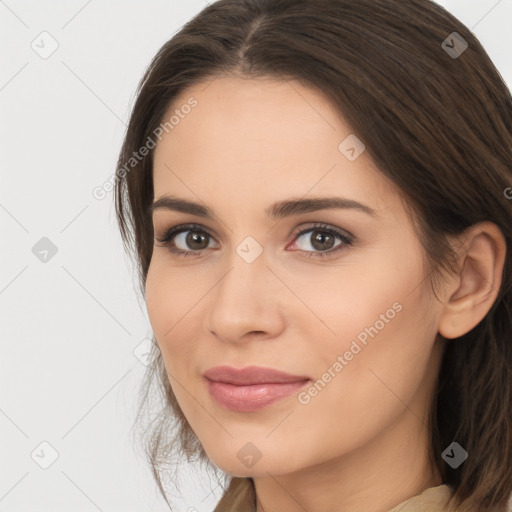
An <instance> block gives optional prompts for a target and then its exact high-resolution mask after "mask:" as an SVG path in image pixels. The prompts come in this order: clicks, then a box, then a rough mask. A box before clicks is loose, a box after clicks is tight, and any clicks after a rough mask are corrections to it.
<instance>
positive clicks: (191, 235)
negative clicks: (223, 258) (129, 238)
mask: <svg viewBox="0 0 512 512" xmlns="http://www.w3.org/2000/svg"><path fill="white" fill-rule="evenodd" d="M156 241H158V242H160V243H161V244H162V245H163V246H165V247H167V248H168V249H169V251H171V252H173V253H176V254H178V255H183V256H189V255H190V256H199V255H200V254H201V251H204V250H205V249H208V248H211V247H212V246H211V245H210V242H213V241H214V239H213V238H212V237H211V235H210V234H209V233H207V232H206V231H205V230H204V229H201V228H200V227H199V226H195V225H181V226H175V227H173V228H171V229H169V230H168V231H167V232H166V233H165V234H164V236H163V237H162V238H157V239H156Z"/></svg>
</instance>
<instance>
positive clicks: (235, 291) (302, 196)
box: [146, 78, 442, 476]
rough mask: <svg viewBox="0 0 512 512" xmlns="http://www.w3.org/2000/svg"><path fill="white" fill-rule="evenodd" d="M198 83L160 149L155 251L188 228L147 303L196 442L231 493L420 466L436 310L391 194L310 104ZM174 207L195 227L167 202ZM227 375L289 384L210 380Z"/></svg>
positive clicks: (345, 136) (151, 284)
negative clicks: (349, 471) (270, 481)
mask: <svg viewBox="0 0 512 512" xmlns="http://www.w3.org/2000/svg"><path fill="white" fill-rule="evenodd" d="M208 84H209V85H207V84H205V83H203V84H200V85H196V86H194V87H191V88H189V89H187V90H186V91H185V92H183V93H182V95H181V96H180V97H179V98H178V99H177V100H176V101H175V103H174V104H173V107H172V109H170V110H169V112H168V115H166V118H165V121H167V120H168V119H169V118H170V117H171V115H173V114H174V115H175V118H174V120H173V121H172V126H173V127H172V129H169V126H170V125H168V133H165V131H164V136H163V137H162V139H161V141H160V142H158V145H157V147H156V149H155V154H154V174H153V177H154V193H155V202H156V201H158V205H155V207H154V211H153V222H154V231H155V238H156V239H158V240H162V239H163V238H164V236H165V234H166V232H167V231H168V230H169V229H170V228H173V227H177V226H181V225H183V224H194V226H192V227H190V226H188V227H186V228H184V229H183V231H181V232H180V233H178V234H175V235H173V236H172V237H171V238H170V240H169V241H168V243H167V246H165V245H164V244H163V243H161V242H159V241H156V242H155V247H154V251H153V256H152V260H151V264H150V267H149V273H148V276H147V289H146V293H147V295H146V297H147V308H148V313H149V317H150V321H151V325H152V327H153V331H154V333H155V336H156V339H157V341H158V345H159V347H160V349H161V352H162V356H163V359H164V362H165V366H166V369H167V371H168V374H169V380H170V383H171V385H172V389H173V391H174V394H175V395H176V398H177V400H178V403H179V405H180V407H181V409H182V411H183V413H184V414H185V416H186V418H187V420H188V422H189V423H190V426H191V427H192V429H193V430H194V432H195V434H196V435H197V437H198V438H199V440H200V442H201V443H202V445H203V447H204V449H205V451H206V452H207V454H208V456H209V457H210V459H211V460H212V461H213V462H214V463H215V464H216V465H217V466H219V467H220V468H221V469H223V470H224V471H226V472H228V473H230V474H233V475H237V476H261V475H268V474H271V475H284V474H288V473H292V472H294V471H299V470H303V469H305V468H308V467H312V466H316V465H318V464H322V463H327V462H332V461H334V460H337V461H340V462H341V461H347V462H348V460H349V459H350V460H351V467H352V468H354V467H355V466H354V464H368V465H371V467H372V471H373V472H374V473H375V474H379V473H380V469H379V468H381V469H382V471H391V467H404V468H405V467H408V468H410V467H411V464H412V460H411V459H412V453H414V457H415V458H416V460H418V461H423V459H422V458H421V457H420V456H419V455H418V453H420V452H421V449H422V448H425V449H426V447H425V440H426V438H427V432H428V431H427V429H426V428H425V424H426V423H427V413H428V409H429V406H430V400H431V393H432V390H433V387H434V383H435V378H436V375H437V371H438V366H439V362H440V357H441V352H442V345H441V342H437V343H436V342H435V341H436V334H437V320H438V318H439V313H440V306H439V305H438V303H437V302H435V301H434V300H433V298H432V294H431V291H430V286H429V281H428V279H427V276H426V274H425V269H424V267H423V263H422V262H423V259H422V250H421V247H420V243H419V240H418V238H417V237H416V235H415V233H414V231H413V228H412V225H411V223H410V221H409V218H408V217H407V215H406V212H405V210H404V206H403V203H402V199H401V196H400V194H399V193H398V192H397V191H396V190H395V188H394V187H393V186H392V185H391V183H390V182H389V181H388V180H387V179H385V178H384V176H383V175H381V174H380V173H379V172H378V171H377V170H376V169H375V166H374V165H373V164H372V161H371V160H370V157H369V155H368V152H367V151H365V150H364V148H363V146H361V143H360V142H358V141H357V140H356V139H355V138H354V135H353V134H352V132H351V129H350V126H348V125H347V124H346V123H345V122H344V121H343V120H342V119H340V117H339V116H338V115H337V114H336V112H335V111H334V109H333V108H332V106H331V105H330V103H329V102H328V101H327V100H326V99H325V98H324V97H323V96H322V95H321V94H320V93H318V92H315V91H314V90H311V89H309V88H306V87H304V86H302V85H300V84H299V83H297V82H281V81H277V80H272V79H238V78H217V79H215V80H213V81H212V82H208ZM186 105H194V106H193V108H188V107H186ZM176 110H178V112H176ZM177 119H178V121H177ZM389 129H390V130H392V129H393V127H392V126H390V127H389ZM171 196H172V198H173V199H180V200H182V201H187V202H189V203H197V207H196V208H195V211H189V212H187V211H186V209H185V208H181V211H178V209H174V208H172V206H173V204H176V203H171V202H170V201H167V203H166V202H165V201H162V199H163V198H165V197H169V198H170V197H171ZM327 199H329V200H331V201H333V202H334V200H336V201H338V203H339V204H337V205H336V204H334V205H330V206H329V205H328V204H327V203H322V201H327ZM314 200H317V202H314ZM287 202H290V204H285V203H287ZM357 204H360V205H362V206H358V205H357ZM182 206H183V204H182ZM200 208H205V209H208V211H209V212H210V213H211V215H210V216H207V215H204V213H205V212H201V211H199V209H200ZM174 250H178V251H188V252H187V253H186V254H187V255H185V256H184V255H183V254H178V253H176V252H173V251H174ZM219 366H230V367H234V368H235V369H244V368H246V367H249V366H258V367H262V368H264V369H276V370H279V371H281V372H286V373H287V374H291V375H292V376H295V382H288V383H287V384H283V383H282V382H281V383H278V381H279V379H277V378H276V377H273V376H269V375H266V374H265V373H261V372H260V373H258V372H256V373H254V374H247V375H246V381H244V382H245V385H241V383H242V382H241V381H236V382H238V385H235V384H233V382H235V381H234V379H233V378H232V377H233V376H232V375H229V374H228V375H226V374H223V373H222V372H221V373H218V374H217V375H216V376H215V375H214V374H210V377H212V378H214V379H219V380H220V381H224V383H222V382H219V381H217V383H215V382H212V381H211V380H208V379H206V378H205V376H204V374H205V372H207V371H208V370H210V369H211V368H214V367H219ZM258 378H259V380H258ZM291 380H293V379H291ZM229 381H231V384H229ZM257 382H259V385H258V384H256V383H257ZM251 383H252V384H251ZM379 464H380V465H379Z"/></svg>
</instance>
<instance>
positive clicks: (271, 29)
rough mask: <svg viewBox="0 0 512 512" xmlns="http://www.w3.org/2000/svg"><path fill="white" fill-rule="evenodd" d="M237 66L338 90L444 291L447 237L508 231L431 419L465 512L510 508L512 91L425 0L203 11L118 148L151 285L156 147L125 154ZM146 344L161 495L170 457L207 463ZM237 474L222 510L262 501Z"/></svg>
mask: <svg viewBox="0 0 512 512" xmlns="http://www.w3.org/2000/svg"><path fill="white" fill-rule="evenodd" d="M454 33H456V34H454ZM466 44H467V48H466ZM228 75H231V76H240V77H244V78H257V77H269V78H274V79H279V80H294V81H297V82H300V83H302V84H304V85H306V86H308V87H311V88H313V89H316V90H318V91H321V92H322V93H323V94H324V95H325V97H326V98H328V99H329V100H330V101H331V102H332V106H333V108H335V109H336V110H337V111H338V112H339V114H340V115H342V116H343V118H344V119H345V120H346V121H347V122H348V124H349V125H350V127H351V130H352V133H354V134H355V135H356V136H357V137H358V138H359V139H361V140H362V141H363V142H364V144H365V146H366V151H368V154H369V156H370V157H371V158H372V159H373V161H374V162H375V164H376V165H377V170H378V171H380V172H381V173H382V174H383V175H384V176H386V177H387V178H388V179H390V180H391V181H392V182H393V183H394V184H395V185H396V187H397V189H398V190H399V191H400V193H401V194H402V196H403V199H404V203H405V204H406V206H407V211H408V215H409V216H410V219H411V221H412V223H413V226H414V228H415V230H416V233H417V236H418V238H419V240H420V241H421V244H422V246H423V249H424V256H425V262H426V264H427V265H426V268H428V269H429V272H428V275H426V276H425V278H426V279H427V278H428V279H429V280H430V283H431V286H432V290H433V292H434V295H435V290H436V287H437V286H438V285H440V284H442V277H443V275H444V274H443V271H445V270H446V271H456V266H455V265H456V259H455V253H454V252H453V250H452V249H451V247H450V244H449V240H448V237H449V236H450V235H458V234H462V233H463V232H464V230H466V229H467V228H468V227H470V226H472V225H473V224H475V223H478V222H480V221H491V222H493V223H495V224H496V225H497V226H498V227H499V228H500V229H501V231H502V233H503V235H504V237H505V239H506V244H507V258H506V261H505V267H504V273H503V278H502V283H501V287H500V289H499V293H498V297H497V299H496V301H495V302H494V304H493V306H492V307H491V309H490V310H489V312H488V314H487V315H486V316H485V318H484V319H483V320H482V321H481V322H480V323H479V324H478V325H477V326H475V327H474V328H473V329H472V330H470V331H469V332H468V333H466V334H465V335H463V336H461V337H460V338H456V339H453V340H447V345H446V349H445V352H444V355H443V360H442V363H441V368H440V372H439V378H438V381H437V386H436V392H435V395H434V399H433V401H432V405H431V409H430V416H429V425H430V461H431V464H432V466H433V467H437V468H439V471H440V473H441V476H442V478H443V482H444V483H445V484H448V485H450V486H452V487H453V488H454V489H455V494H454V496H453V499H452V500H453V503H454V504H456V506H457V507H458V508H457V510H458V511H459V512H490V511H491V510H492V511H497V512H505V511H506V505H507V501H508V499H509V496H510V494H511V492H512V313H511V300H512V290H511V285H512V273H511V270H512V269H511V265H512V259H511V257H510V254H512V246H511V241H512V98H511V94H510V90H509V89H508V87H507V86H506V84H505V82H504V80H503V79H502V77H501V75H500V73H499V72H498V70H497V69H496V67H495V66H494V65H493V63H492V62H491V60H490V58H489V56H488V54H487V53H486V51H485V50H484V49H483V47H482V46H481V44H480V43H479V41H478V40H477V38H476V37H475V36H474V35H473V33H472V32H471V31H470V30H469V29H468V28H467V27H466V26H465V25H464V24H462V23H461V22H460V21H459V20H457V19H456V18H455V17H454V16H453V15H451V14H450V13H449V12H447V11H446V10H445V9H444V8H442V7H440V6H439V5H437V4H436V3H434V2H432V1H430V0H407V1H405V0H220V1H217V2H215V3H213V4H211V5H209V6H207V7H206V8H204V9H203V10H202V11H201V12H199V13H198V14H197V15H196V16H195V17H194V18H193V19H191V20H190V21H189V22H188V23H186V24H185V25H184V26H183V27H182V28H181V29H180V30H179V31H178V32H177V33H176V34H175V35H174V36H173V37H172V38H171V39H170V40H169V41H168V42H167V43H165V44H164V45H163V46H162V48H161V49H160V50H159V51H158V53H157V54H156V56H155V57H154V59H153V60H152V62H151V63H150V65H149V67H148V68H147V70H146V72H145V74H144V76H143V78H142V79H141V81H140V84H139V86H138V88H137V97H136V101H135V104H134V107H133V110H132V113H131V117H130V120H129V125H128V128H127V132H126V136H125V139H124V142H123V145H122V148H121V151H120V155H119V160H118V170H119V169H121V168H124V172H119V171H118V172H117V178H118V179H116V185H115V194H114V197H115V207H116V215H117V220H118V222H119V226H120V232H121V235H122V239H123V243H124V246H125V249H126V250H127V251H131V252H132V254H133V257H134V260H135V261H136V264H137V269H138V278H139V284H140V287H141V291H142V294H143V295H144V296H145V282H146V276H147V272H148V267H149V264H150V261H151V255H152V250H153V236H154V233H153V225H152V219H151V215H150V213H149V211H148V208H149V206H150V205H151V203H152V202H153V199H154V192H153V177H152V168H153V153H152V151H149V154H147V156H145V157H144V158H141V159H140V161H139V160H138V161H137V162H136V164H134V165H132V167H131V168H130V169H128V171H127V168H126V163H127V162H128V161H130V158H132V156H133V154H134V152H138V151H139V150H140V148H142V147H143V146H145V145H148V146H149V140H150V139H151V140H154V139H155V135H159V134H160V133H161V132H162V130H161V128H160V131H159V126H161V125H162V123H164V124H165V123H166V122H167V121H168V120H167V119H165V118H164V115H165V114H166V112H168V109H169V108H170V106H171V105H172V104H173V101H174V99H175V98H176V96H177V95H178V94H181V93H183V92H184V91H185V90H186V89H187V88H188V87H190V86H192V85H195V84H198V83H200V82H204V83H205V84H206V83H207V82H208V81H209V80H213V79H215V78H216V77H219V76H228ZM292 83H293V82H292ZM185 97H186V96H185ZM176 106H179V105H176ZM192 115H193V114H192ZM180 122H186V118H185V119H183V120H181V121H180ZM171 124H172V123H171ZM168 126H169V123H167V125H166V131H167V129H168ZM340 142H341V141H340ZM153 146H154V144H153ZM171 165H172V164H171ZM152 356H153V363H152V364H151V365H150V366H149V367H148V371H147V373H146V380H145V382H144V386H143V388H142V389H141V395H140V400H141V402H140V409H139V415H138V417H137V419H138V420H139V419H140V417H141V416H142V413H141V411H142V409H143V407H144V406H146V405H147V404H149V403H150V402H151V397H153V396H154V395H153V394H152V393H150V388H151V387H152V383H155V382H156V386H157V389H158V392H160V393H161V395H160V396H161V402H160V407H157V408H156V409H157V410H156V412H155V414H154V418H153V420H152V421H151V423H150V428H148V429H147V430H146V431H145V434H144V436H145V437H144V439H145V450H146V453H147V456H148V460H149V462H150V465H151V468H152V470H153V474H154V476H155V479H156V481H157V483H158V485H159V488H160V490H161V492H162V495H163V496H164V498H165V499H167V498H166V497H165V491H164V489H163V485H162V479H161V477H160V469H161V468H162V467H164V466H165V465H167V464H169V463H170V461H171V460H173V457H175V456H176V454H179V455H180V456H186V458H187V460H198V461H200V462H202V463H205V464H206V466H207V467H208V468H210V469H212V468H213V464H212V463H211V462H210V461H208V458H207V455H206V453H205V451H204V449H203V447H202V446H201V443H200V442H199V440H198V439H197V437H196V436H195V434H194V432H193V431H192V429H191V427H190V425H189V424H188V422H187V420H186V418H185V417H184V415H183V413H182V411H181V410H180V408H179V406H178V403H177V401H176V398H175V396H174V394H173V392H172V389H171V386H170V383H169V378H168V375H167V372H166V370H165V367H164V364H163V359H162V356H161V354H160V352H159V350H158V347H157V345H156V343H154V344H153V352H152ZM151 403H152V402H151ZM453 441H456V442H457V443H459V444H460V445H461V446H462V447H463V448H464V449H465V450H466V451H467V453H468V458H467V460H466V461H465V462H464V463H463V464H462V465H460V466H459V467H458V468H456V469H452V468H451V467H450V466H449V465H448V464H447V463H446V462H445V461H444V460H443V458H442V457H441V454H442V452H443V451H444V450H445V448H447V447H448V446H449V445H450V444H451V443H452V442H453ZM214 471H215V469H214ZM227 480H228V478H227V477H226V481H227ZM228 484H229V485H228V487H227V490H226V491H225V494H224V496H223V498H222V499H221V501H220V503H219V504H218V506H217V508H216V511H218V512H235V511H237V512H240V511H243V510H247V511H255V510H256V502H255V499H256V498H255V492H254V484H253V481H252V479H250V478H237V477H233V478H230V479H229V482H228Z"/></svg>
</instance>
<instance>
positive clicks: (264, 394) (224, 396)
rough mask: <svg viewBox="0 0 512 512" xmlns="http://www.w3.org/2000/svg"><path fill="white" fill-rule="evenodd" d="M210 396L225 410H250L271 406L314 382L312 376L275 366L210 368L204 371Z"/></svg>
mask: <svg viewBox="0 0 512 512" xmlns="http://www.w3.org/2000/svg"><path fill="white" fill-rule="evenodd" d="M203 378H204V380H205V383H206V385H207V387H208V391H209V392H210V396H211V397H212V398H213V400H215V402H217V404H218V405H220V406H221V407H223V408H225V409H229V410H232V411H238V412H250V411H256V410H259V409H262V408H264V407H267V406H269V405H271V404H273V403H275V402H277V401H279V400H282V399H284V398H286V397H289V396H290V395H292V394H293V393H295V392H297V391H299V390H300V389H301V388H303V387H304V386H306V385H307V384H308V383H309V382H311V380H312V379H311V378H310V377H307V376H301V375H292V374H289V373H284V372H282V371H279V370H275V369H273V368H263V367H257V366H250V367H246V368H243V369H236V368H233V367H230V366H217V367H215V368H210V369H209V370H207V371H206V372H204V374H203Z"/></svg>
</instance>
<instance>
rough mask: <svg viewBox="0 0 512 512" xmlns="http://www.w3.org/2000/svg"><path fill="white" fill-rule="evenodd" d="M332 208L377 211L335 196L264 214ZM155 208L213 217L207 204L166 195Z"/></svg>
mask: <svg viewBox="0 0 512 512" xmlns="http://www.w3.org/2000/svg"><path fill="white" fill-rule="evenodd" d="M332 209H351V210H356V211H360V212H363V213H366V214H368V215H372V216H376V215H377V211H376V210H374V209H373V208H371V207H370V206H367V205H365V204H362V203H359V202H358V201H354V200H353V199H347V198H344V197H335V196H330V197H316V198H309V199H288V200H283V201H278V202H276V203H274V204H272V205H271V206H269V207H268V208H266V209H265V215H266V216H267V218H269V219H272V220H278V219H283V218H285V217H290V216H292V215H300V214H304V213H310V212H316V211H318V210H332ZM157 210H173V211H177V212H182V213H189V214H191V215H197V216H198V217H206V218H213V217H214V216H215V215H214V212H213V210H212V209H211V208H209V207H208V206H204V205H201V204H199V203H195V202H193V201H189V200H187V199H181V198H179V197H175V196H168V195H165V196H161V197H159V198H158V199H157V200H156V201H155V202H154V203H153V204H151V205H150V206H149V208H148V213H149V214H150V215H152V214H153V213H154V212H155V211H157Z"/></svg>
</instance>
